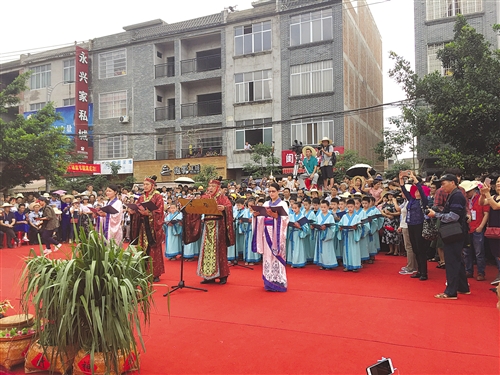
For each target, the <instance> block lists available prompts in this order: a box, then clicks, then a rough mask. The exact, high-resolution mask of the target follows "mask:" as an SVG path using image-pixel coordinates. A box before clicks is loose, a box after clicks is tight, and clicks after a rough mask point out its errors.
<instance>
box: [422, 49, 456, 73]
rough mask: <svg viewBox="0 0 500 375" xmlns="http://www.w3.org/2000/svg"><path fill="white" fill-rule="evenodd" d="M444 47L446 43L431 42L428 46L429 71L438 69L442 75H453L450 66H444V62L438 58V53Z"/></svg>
mask: <svg viewBox="0 0 500 375" xmlns="http://www.w3.org/2000/svg"><path fill="white" fill-rule="evenodd" d="M443 47H444V44H443V43H441V44H430V45H428V46H427V73H433V72H435V71H436V70H437V71H438V72H439V73H440V74H441V75H442V76H444V75H451V74H452V73H453V72H452V71H451V69H449V68H445V67H443V63H442V62H441V60H439V59H438V57H437V53H438V51H439V50H440V49H442V48H443Z"/></svg>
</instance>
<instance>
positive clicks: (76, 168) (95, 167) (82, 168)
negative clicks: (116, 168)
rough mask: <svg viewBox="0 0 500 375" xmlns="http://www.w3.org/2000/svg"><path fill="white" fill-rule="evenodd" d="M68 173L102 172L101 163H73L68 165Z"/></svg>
mask: <svg viewBox="0 0 500 375" xmlns="http://www.w3.org/2000/svg"><path fill="white" fill-rule="evenodd" d="M66 172H68V173H85V174H93V173H101V164H77V163H72V164H70V165H69V166H68V169H67V170H66Z"/></svg>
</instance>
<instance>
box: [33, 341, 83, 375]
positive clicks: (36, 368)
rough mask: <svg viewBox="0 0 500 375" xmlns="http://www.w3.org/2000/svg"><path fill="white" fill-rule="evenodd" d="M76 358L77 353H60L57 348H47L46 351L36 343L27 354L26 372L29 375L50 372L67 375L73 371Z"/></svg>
mask: <svg viewBox="0 0 500 375" xmlns="http://www.w3.org/2000/svg"><path fill="white" fill-rule="evenodd" d="M74 357H75V351H71V352H69V353H58V349H57V347H55V346H47V347H46V348H45V351H44V348H43V347H42V346H41V345H40V344H39V343H38V341H36V342H34V343H33V345H31V346H30V348H29V349H28V352H27V353H26V361H25V362H24V372H25V373H26V374H29V373H32V372H41V371H50V372H55V373H59V374H65V373H67V372H68V370H70V369H71V366H72V364H73V358H74Z"/></svg>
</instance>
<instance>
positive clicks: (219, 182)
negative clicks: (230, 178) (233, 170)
mask: <svg viewBox="0 0 500 375" xmlns="http://www.w3.org/2000/svg"><path fill="white" fill-rule="evenodd" d="M221 181H222V176H220V177H219V178H217V179H215V178H214V179H212V180H210V182H209V183H208V184H212V185H218V186H220V185H221Z"/></svg>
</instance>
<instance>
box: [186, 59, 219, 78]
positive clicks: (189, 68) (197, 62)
mask: <svg viewBox="0 0 500 375" xmlns="http://www.w3.org/2000/svg"><path fill="white" fill-rule="evenodd" d="M220 68H221V55H220V54H218V55H211V56H204V57H199V58H197V59H190V60H182V61H181V74H186V73H196V72H207V71H209V70H216V69H220Z"/></svg>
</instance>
